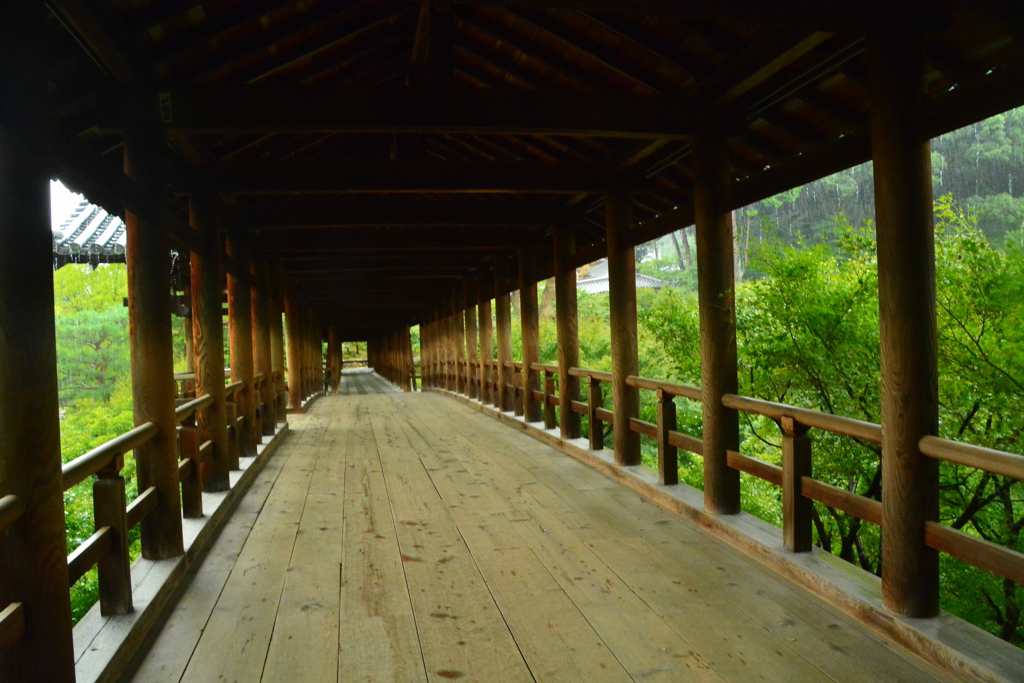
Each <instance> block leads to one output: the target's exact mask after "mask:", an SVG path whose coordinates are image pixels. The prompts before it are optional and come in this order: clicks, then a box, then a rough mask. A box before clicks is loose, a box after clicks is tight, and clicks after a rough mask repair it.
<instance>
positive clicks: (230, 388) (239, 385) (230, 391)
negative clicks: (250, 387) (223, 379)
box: [224, 381, 245, 396]
mask: <svg viewBox="0 0 1024 683" xmlns="http://www.w3.org/2000/svg"><path fill="white" fill-rule="evenodd" d="M244 388H245V382H241V381H239V382H232V383H231V384H229V385H227V386H226V387H224V395H225V396H232V395H234V394H235V392H237V391H239V390H241V389H244Z"/></svg>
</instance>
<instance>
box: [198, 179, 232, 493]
mask: <svg viewBox="0 0 1024 683" xmlns="http://www.w3.org/2000/svg"><path fill="white" fill-rule="evenodd" d="M218 214H219V200H218V199H217V197H215V196H193V197H192V198H191V199H190V202H189V219H190V221H191V223H192V226H193V227H194V228H195V229H196V230H197V232H199V234H200V237H201V239H202V240H203V241H204V244H205V245H206V247H207V248H206V252H207V254H208V256H201V255H199V254H196V253H193V254H192V330H193V336H194V338H195V356H196V393H197V394H200V395H202V394H209V395H210V396H212V397H213V403H212V404H211V405H210V406H209V407H207V408H204V409H203V410H201V411H200V412H199V413H198V420H197V422H198V425H199V441H200V443H202V442H205V441H212V442H213V451H212V453H211V455H210V457H209V458H208V459H207V460H204V461H203V462H202V463H201V467H202V470H203V486H204V487H205V489H206V490H207V491H227V490H228V489H229V488H231V486H230V483H229V481H228V471H229V470H230V469H231V468H230V464H229V462H228V459H229V457H230V450H229V449H230V445H229V443H228V430H227V406H226V401H225V393H224V327H223V313H222V304H221V300H222V297H223V293H224V271H223V270H222V269H221V264H220V252H221V250H220V225H219V220H220V219H219V215H218Z"/></svg>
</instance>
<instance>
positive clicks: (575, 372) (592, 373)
mask: <svg viewBox="0 0 1024 683" xmlns="http://www.w3.org/2000/svg"><path fill="white" fill-rule="evenodd" d="M569 374H570V375H572V376H573V377H579V378H581V379H584V378H588V377H589V378H591V379H596V380H597V381H598V382H611V381H612V373H610V372H601V371H600V370H585V369H583V368H569Z"/></svg>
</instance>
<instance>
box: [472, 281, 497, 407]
mask: <svg viewBox="0 0 1024 683" xmlns="http://www.w3.org/2000/svg"><path fill="white" fill-rule="evenodd" d="M488 284H489V283H488V282H487V281H485V280H484V278H482V277H481V278H479V279H478V280H477V290H476V295H477V299H476V310H477V316H478V318H479V324H478V325H477V327H478V329H479V335H480V352H479V354H478V357H479V359H480V367H479V368H478V370H477V374H478V376H479V382H480V396H479V398H480V401H481V402H482V403H490V404H492V405H493V404H494V402H495V398H494V395H493V392H492V391H491V387H490V369H489V368H488V367H487V363H488V362H490V361H492V360H494V327H493V321H492V320H491V300H492V296H493V294H494V292H493V288H491V291H490V292H488V291H487V285H488Z"/></svg>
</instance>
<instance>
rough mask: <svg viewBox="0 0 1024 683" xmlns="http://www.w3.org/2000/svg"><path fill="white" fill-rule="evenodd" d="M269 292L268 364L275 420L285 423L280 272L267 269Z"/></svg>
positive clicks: (282, 308) (286, 418)
mask: <svg viewBox="0 0 1024 683" xmlns="http://www.w3.org/2000/svg"><path fill="white" fill-rule="evenodd" d="M267 275H268V288H269V292H270V364H271V366H272V367H273V370H274V377H275V378H276V379H275V383H274V392H275V393H274V405H275V406H276V407H277V421H278V422H282V423H285V424H287V423H288V411H287V410H286V405H285V397H284V393H285V391H284V386H285V382H284V366H285V361H284V291H283V289H282V288H281V280H280V272H279V270H277V269H274V270H273V271H270V270H269V269H268V273H267Z"/></svg>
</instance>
